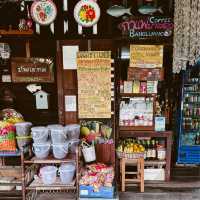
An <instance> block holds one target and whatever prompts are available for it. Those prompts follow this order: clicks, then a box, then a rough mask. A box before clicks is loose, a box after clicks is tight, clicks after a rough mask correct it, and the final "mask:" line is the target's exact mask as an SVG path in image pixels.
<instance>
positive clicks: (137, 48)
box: [130, 45, 163, 68]
mask: <svg viewBox="0 0 200 200" xmlns="http://www.w3.org/2000/svg"><path fill="white" fill-rule="evenodd" d="M162 66H163V46H162V45H131V46H130V67H138V68H162Z"/></svg>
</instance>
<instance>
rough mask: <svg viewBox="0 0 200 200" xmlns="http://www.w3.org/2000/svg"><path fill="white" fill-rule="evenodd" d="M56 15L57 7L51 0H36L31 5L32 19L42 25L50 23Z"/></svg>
mask: <svg viewBox="0 0 200 200" xmlns="http://www.w3.org/2000/svg"><path fill="white" fill-rule="evenodd" d="M56 15H57V8H56V5H55V4H54V2H53V1H51V0H37V1H34V2H33V4H32V5H31V16H32V18H33V20H34V21H35V22H36V23H38V24H40V25H43V26H47V25H49V24H51V23H52V22H53V21H54V20H55V18H56Z"/></svg>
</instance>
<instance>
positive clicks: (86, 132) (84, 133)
mask: <svg viewBox="0 0 200 200" xmlns="http://www.w3.org/2000/svg"><path fill="white" fill-rule="evenodd" d="M80 132H81V136H82V137H86V136H87V135H89V134H90V129H89V128H88V127H86V126H82V127H81V130H80Z"/></svg>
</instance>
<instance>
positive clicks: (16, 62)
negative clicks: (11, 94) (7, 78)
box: [11, 58, 54, 82]
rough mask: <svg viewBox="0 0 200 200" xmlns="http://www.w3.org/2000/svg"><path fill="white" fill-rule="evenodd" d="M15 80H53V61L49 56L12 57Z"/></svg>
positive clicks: (13, 79)
mask: <svg viewBox="0 0 200 200" xmlns="http://www.w3.org/2000/svg"><path fill="white" fill-rule="evenodd" d="M11 68H12V81H13V82H53V81H54V76H53V61H52V59H49V58H12V60H11Z"/></svg>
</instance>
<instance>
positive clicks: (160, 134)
mask: <svg viewBox="0 0 200 200" xmlns="http://www.w3.org/2000/svg"><path fill="white" fill-rule="evenodd" d="M119 134H120V137H165V138H166V137H169V136H172V131H162V132H161V131H159V132H157V131H146V130H143V131H138V130H120V133H119Z"/></svg>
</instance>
